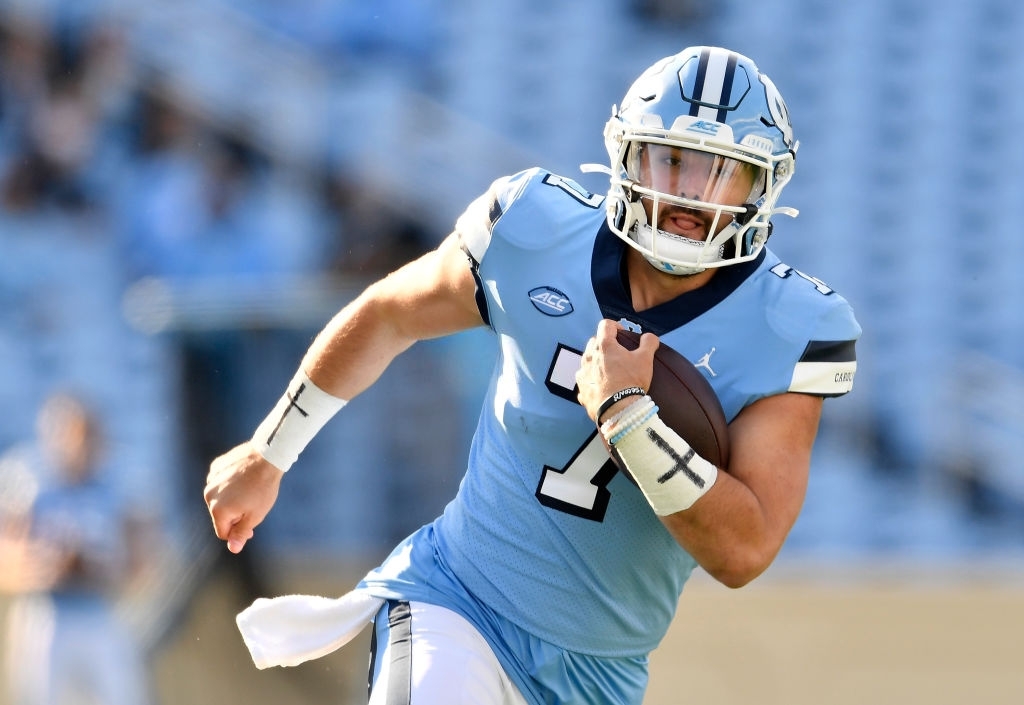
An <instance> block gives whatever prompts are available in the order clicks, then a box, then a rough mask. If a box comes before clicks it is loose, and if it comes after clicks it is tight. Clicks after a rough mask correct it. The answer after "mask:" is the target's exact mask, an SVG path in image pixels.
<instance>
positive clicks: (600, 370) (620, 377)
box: [576, 319, 661, 422]
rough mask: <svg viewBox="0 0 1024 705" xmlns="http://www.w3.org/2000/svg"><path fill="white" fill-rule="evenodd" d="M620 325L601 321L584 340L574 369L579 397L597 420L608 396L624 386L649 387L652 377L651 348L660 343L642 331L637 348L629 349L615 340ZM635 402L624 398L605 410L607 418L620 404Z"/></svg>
mask: <svg viewBox="0 0 1024 705" xmlns="http://www.w3.org/2000/svg"><path fill="white" fill-rule="evenodd" d="M620 330H622V326H621V325H620V324H618V323H616V322H615V321H611V320H607V319H605V320H602V321H601V322H600V323H598V326H597V333H596V334H595V335H594V337H593V338H591V339H590V340H589V341H588V342H587V347H586V349H585V350H584V351H583V359H582V362H581V364H580V369H579V370H577V372H576V385H577V387H578V388H579V395H578V399H579V402H580V404H582V405H583V408H585V409H586V410H587V414H588V415H589V416H590V418H591V419H593V420H594V421H595V422H598V419H597V412H598V410H599V409H600V406H601V403H602V402H603V401H604V400H605V399H607V398H608V397H609V396H611V395H612V394H614V393H615V392H618V391H620V390H622V389H625V388H627V387H641V388H643V389H650V387H651V378H652V377H653V376H654V351H655V350H657V349H658V346H659V345H660V344H661V343H660V341H659V340H658V336H656V335H654V334H653V333H644V334H643V335H642V336H641V337H640V347H638V348H637V349H636V350H629V349H627V348H626V347H624V346H623V345H622V343H620V342H619V341H618V339H617V337H616V336H617V335H618V332H619V331H620ZM633 401H636V398H635V397H626V398H625V399H623V400H622V401H620V402H618V404H616V405H614V406H612V407H611V408H609V409H608V410H607V411H605V413H604V419H603V420H607V419H608V418H609V417H610V416H612V415H613V414H614V413H615V412H616V411H618V410H619V409H620V408H622V407H626V406H628V405H629V404H630V403H631V402H633Z"/></svg>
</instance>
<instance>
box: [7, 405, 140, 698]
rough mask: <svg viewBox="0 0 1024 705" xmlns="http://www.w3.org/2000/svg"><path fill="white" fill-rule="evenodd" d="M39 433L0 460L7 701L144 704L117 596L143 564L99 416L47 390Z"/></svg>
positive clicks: (136, 656) (135, 648) (136, 649)
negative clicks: (109, 468)
mask: <svg viewBox="0 0 1024 705" xmlns="http://www.w3.org/2000/svg"><path fill="white" fill-rule="evenodd" d="M37 423H38V433H37V439H36V441H35V442H34V443H30V444H27V446H26V447H23V448H22V447H19V448H17V449H16V450H11V451H8V453H7V454H6V455H5V457H4V458H3V459H2V460H0V589H2V590H3V591H5V592H9V593H12V594H14V595H15V596H16V598H15V601H14V603H13V605H12V607H11V610H10V613H9V615H8V625H7V646H6V649H5V653H6V655H7V664H6V665H7V682H8V686H9V688H10V690H11V693H10V696H11V700H10V702H12V703H13V705H65V704H72V703H90V704H91V705H143V704H144V703H146V702H148V701H149V693H148V685H147V681H148V678H147V673H146V666H145V664H144V662H143V660H142V654H141V653H140V651H141V649H140V646H139V644H137V643H136V641H135V640H134V638H133V636H132V634H131V633H130V631H129V630H128V629H127V628H126V626H125V625H124V624H122V622H121V620H120V618H119V616H118V613H117V610H116V604H117V600H118V598H119V597H120V596H121V595H123V594H125V592H126V590H127V589H128V588H129V586H130V585H131V583H132V580H133V579H134V578H138V577H140V576H141V575H142V574H143V573H144V568H145V566H146V562H145V561H143V560H141V555H142V554H141V551H140V550H139V549H140V548H141V547H140V546H139V545H138V543H137V541H134V540H133V537H134V538H135V539H137V538H138V537H139V536H141V535H142V533H139V532H137V531H135V530H134V529H135V527H133V525H132V524H133V522H132V518H131V517H130V515H129V514H128V513H127V512H126V510H125V507H124V506H123V505H122V503H121V502H120V501H119V499H118V497H117V495H116V493H115V492H114V491H113V489H112V488H111V487H110V486H109V485H108V484H106V479H107V478H106V477H105V474H104V471H105V470H106V466H105V463H104V454H103V444H102V437H101V429H100V424H99V420H98V419H97V417H96V416H95V415H94V414H93V413H92V411H91V410H90V409H89V408H87V407H86V406H85V404H84V403H83V402H82V400H80V399H79V398H77V397H75V396H72V395H69V394H64V393H61V394H55V395H53V396H51V397H50V398H49V399H48V400H47V401H46V403H45V404H44V405H43V407H42V409H41V410H40V412H39V414H38V419H37Z"/></svg>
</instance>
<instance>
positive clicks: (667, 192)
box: [205, 47, 860, 705]
mask: <svg viewBox="0 0 1024 705" xmlns="http://www.w3.org/2000/svg"><path fill="white" fill-rule="evenodd" d="M604 139H605V144H606V147H607V150H608V155H609V165H608V166H607V167H605V168H604V170H605V171H608V173H609V178H610V182H611V183H610V188H609V190H608V193H607V194H604V195H596V194H592V193H589V192H587V191H586V190H584V189H583V188H581V187H580V186H579V185H578V184H577V183H575V182H574V181H571V180H570V179H567V178H565V177H562V176H559V175H556V174H552V173H550V172H548V171H545V170H544V169H541V168H535V169H530V170H528V171H524V172H522V173H519V174H515V175H513V176H509V177H506V178H500V179H498V180H497V181H495V182H494V183H493V184H492V186H491V187H490V189H489V190H488V191H487V192H486V193H485V194H483V195H482V196H480V197H479V198H478V199H477V200H475V201H474V202H473V203H471V204H470V205H469V207H468V208H467V209H466V211H465V212H464V214H463V215H462V216H461V217H460V218H459V219H458V221H457V223H456V226H455V229H454V232H453V233H452V234H451V235H450V236H449V237H448V238H447V239H445V240H444V241H443V242H442V243H441V244H440V246H439V247H438V248H437V249H436V250H435V251H433V252H430V253H428V254H426V255H425V256H423V257H422V258H420V259H418V260H416V261H414V262H411V263H410V264H408V265H406V266H404V267H402V268H401V269H399V270H397V271H395V272H394V273H392V274H390V275H389V276H387V277H385V278H384V279H382V280H381V281H379V282H377V283H375V284H373V285H371V286H370V287H368V288H367V289H366V290H365V291H364V292H363V293H362V294H361V295H360V296H359V297H358V298H357V299H356V300H355V301H353V302H352V303H351V304H349V305H348V306H346V307H345V308H344V309H343V310H342V311H340V312H339V313H338V314H337V315H336V316H335V317H334V318H333V320H331V321H330V322H329V323H328V324H327V325H326V327H325V328H324V329H323V331H322V332H321V333H320V334H319V336H318V337H317V338H316V340H315V341H314V342H313V344H312V345H311V347H310V349H309V350H308V352H307V354H306V356H305V357H304V359H303V361H302V363H301V365H300V369H299V370H298V372H297V373H296V375H295V378H294V379H293V381H292V382H291V383H290V385H289V386H288V388H287V390H286V393H285V394H284V396H283V397H282V398H281V401H280V402H279V403H278V404H277V406H276V407H275V408H274V409H273V410H272V411H271V413H270V414H269V415H268V417H267V418H266V420H265V421H264V422H263V423H262V424H261V425H260V427H259V428H258V429H257V431H256V433H255V435H254V436H253V438H252V439H251V440H250V441H248V442H245V443H243V444H241V445H239V446H237V447H236V448H234V449H233V450H231V451H229V452H228V453H226V454H225V455H223V456H221V457H219V458H217V459H215V460H214V461H213V463H212V465H211V469H210V474H209V477H208V482H207V487H206V492H205V496H206V501H207V503H208V506H209V509H210V513H211V515H212V519H213V523H214V527H215V530H216V534H217V536H218V537H220V538H221V539H223V540H225V541H226V542H227V545H228V548H229V549H230V550H231V551H233V552H238V551H240V550H242V548H243V546H244V545H245V543H246V542H247V541H248V540H249V539H251V538H252V536H253V529H254V527H255V526H256V525H257V524H259V523H260V521H261V520H262V519H263V518H264V516H265V515H266V514H267V512H268V511H269V510H270V509H271V506H272V505H273V503H274V500H275V498H276V496H277V492H278V488H279V484H280V482H281V480H282V477H283V476H284V473H285V471H287V470H288V468H289V466H290V465H291V464H292V463H293V462H294V461H295V459H296V458H297V456H298V454H299V452H300V451H301V450H302V448H303V447H304V446H305V444H306V443H307V442H308V441H309V439H311V438H312V437H313V435H314V434H315V433H317V431H318V430H319V428H320V427H321V426H322V425H323V424H324V423H326V422H327V420H328V419H329V418H331V417H332V416H333V415H334V414H335V413H336V412H337V411H338V410H339V409H341V408H342V407H343V406H344V404H345V403H346V400H349V399H352V398H353V397H355V396H356V395H358V394H359V393H360V392H362V391H363V390H365V389H366V388H367V387H368V386H370V385H371V384H373V382H374V380H376V379H377V377H378V376H379V375H380V374H381V373H382V372H383V371H384V369H385V368H386V367H387V366H388V364H389V362H390V361H391V360H392V359H393V358H394V357H395V356H397V355H399V354H400V353H401V352H402V351H403V350H405V349H406V348H408V347H409V346H411V345H413V344H414V343H415V342H416V341H418V340H422V339H425V338H433V337H437V336H442V335H447V334H451V333H455V332H457V331H462V330H464V329H467V328H470V327H473V326H486V327H488V328H489V329H490V330H492V331H493V332H494V334H495V336H496V337H497V339H498V343H499V345H498V358H497V360H496V361H495V371H494V375H493V376H492V378H491V382H490V387H489V389H488V391H487V395H486V397H485V400H484V404H483V413H482V414H481V416H480V420H479V424H478V426H477V429H476V432H475V435H474V438H473V442H472V445H471V448H470V453H469V461H468V467H467V468H466V473H465V476H464V479H463V481H462V483H461V485H460V487H459V490H458V493H457V495H456V496H455V498H454V499H453V500H452V502H451V503H450V504H449V505H448V507H447V508H446V509H445V511H444V513H443V514H442V516H440V517H439V518H438V519H437V520H435V521H434V522H433V523H431V524H428V525H426V526H424V527H422V528H420V529H419V530H418V531H416V532H415V533H413V534H412V535H411V536H409V537H408V538H407V539H406V540H405V541H403V542H402V543H401V544H400V545H399V546H397V547H396V548H395V550H394V552H393V553H392V554H391V555H390V556H389V557H388V558H387V559H386V560H384V561H383V562H382V563H381V565H380V566H379V567H377V568H375V569H374V570H372V571H371V572H370V573H369V574H368V575H366V576H365V578H364V579H363V580H362V581H361V582H360V584H359V586H358V587H357V589H356V592H361V593H364V594H366V595H370V596H372V597H374V598H376V601H374V602H371V603H369V604H371V605H372V609H379V612H378V613H377V615H376V619H375V621H374V627H373V629H374V635H373V636H374V638H373V644H374V655H373V660H372V668H371V696H370V702H371V703H374V704H380V705H383V704H384V703H389V704H390V703H409V702H410V701H411V702H413V703H416V704H417V705H428V704H434V703H436V704H440V703H445V704H446V705H450V704H452V703H466V704H467V705H468V704H470V703H472V704H473V705H480V704H481V703H488V704H490V703H494V704H497V703H531V704H534V705H541V704H542V703H570V702H574V703H575V702H614V703H640V702H641V701H642V699H643V695H644V690H645V687H646V684H647V680H648V669H647V664H648V654H649V653H650V652H651V651H652V650H653V649H654V648H655V647H656V646H657V645H658V643H659V642H660V641H661V639H662V637H663V636H664V635H665V632H666V630H667V629H668V627H669V624H670V622H671V621H672V617H673V614H674V612H675V609H676V604H677V601H678V599H679V597H680V593H681V590H682V588H683V584H684V583H685V582H686V580H687V578H688V577H689V575H690V573H691V571H692V570H693V569H694V568H695V567H696V566H698V565H700V566H701V567H702V568H704V569H705V570H706V571H707V572H708V573H709V574H710V575H712V576H713V577H714V578H716V579H717V580H719V581H721V582H722V583H724V584H725V585H728V586H730V587H739V586H742V585H744V584H746V583H748V582H750V581H751V580H753V579H754V578H755V577H756V576H758V575H759V574H761V573H762V572H763V571H764V570H765V569H766V568H767V567H768V566H769V564H771V562H772V560H773V559H774V558H775V556H776V554H777V553H778V551H779V549H780V548H781V546H782V544H783V542H784V540H785V538H786V535H787V533H788V532H789V530H790V528H791V527H792V526H793V523H794V522H795V520H796V518H797V514H798V512H799V510H800V506H801V503H802V501H803V498H804V494H805V489H806V485H807V477H808V469H809V465H810V458H811V449H812V446H813V443H814V439H815V436H816V433H817V428H818V422H819V418H820V414H821V411H822V404H823V400H824V399H825V398H827V397H833V396H840V395H842V394H845V393H846V392H848V391H849V390H850V389H851V387H852V382H853V376H854V372H855V369H856V358H855V354H854V344H855V341H856V340H857V339H858V337H859V336H860V327H859V325H858V323H857V322H856V320H855V318H854V315H853V312H852V310H851V308H850V306H849V305H848V303H847V302H846V301H845V300H844V299H843V298H842V297H841V296H840V295H839V294H837V293H836V292H834V291H833V290H832V289H830V288H828V287H827V286H826V285H825V284H824V283H822V282H821V281H820V280H818V279H815V278H813V277H811V276H808V275H806V274H803V273H802V272H800V271H798V270H796V269H794V268H793V267H791V266H789V265H787V264H784V263H783V262H781V261H780V260H779V259H778V257H777V256H776V255H775V254H773V253H772V251H771V250H769V249H768V248H767V247H766V243H767V241H768V239H769V236H770V235H771V233H772V228H773V223H772V218H773V216H776V215H779V214H785V215H795V214H796V213H795V211H794V210H793V209H790V208H786V207H784V206H781V205H779V203H778V201H779V197H780V196H781V194H782V191H783V189H784V188H785V186H786V184H787V183H788V182H789V180H790V178H791V177H792V175H793V168H794V163H795V157H796V151H797V142H796V141H795V139H794V134H793V128H792V126H791V124H790V118H789V113H788V111H787V108H786V104H785V102H784V101H783V99H782V97H781V95H780V94H779V92H778V90H776V87H775V85H774V84H773V83H772V82H771V80H769V78H768V77H767V76H766V75H764V74H763V73H761V72H760V71H759V70H758V68H757V67H756V66H755V64H754V63H753V62H752V61H751V60H750V59H749V58H747V57H744V56H741V55H739V54H737V53H735V52H733V51H729V50H727V49H723V48H717V47H693V48H688V49H685V50H683V51H682V52H680V53H679V54H676V55H674V56H670V57H667V58H665V59H663V60H662V61H659V62H658V63H657V64H655V65H654V66H652V67H651V68H649V69H648V70H647V71H645V72H644V73H643V74H642V75H641V76H640V77H639V79H638V80H637V81H636V82H635V83H634V85H633V86H632V87H631V88H630V89H629V91H628V92H627V94H626V96H625V98H624V99H623V101H622V103H621V105H620V106H617V107H616V108H613V111H612V116H611V119H610V120H609V121H608V123H607V126H606V128H605V134H604ZM623 327H625V328H629V329H632V330H635V331H639V332H641V333H642V336H641V339H640V345H639V347H638V348H637V349H636V350H627V349H626V348H625V347H623V346H621V345H619V344H618V342H617V341H616V333H617V331H618V330H619V329H620V328H623ZM659 341H663V342H664V343H665V344H667V345H669V346H671V347H673V348H675V349H676V350H678V351H679V352H681V353H682V354H683V355H685V356H686V357H687V358H688V359H690V360H698V361H699V362H700V366H699V369H700V370H701V372H702V373H704V374H705V375H706V376H707V378H708V381H709V382H710V383H711V385H712V386H713V388H714V390H715V392H716V394H717V395H718V397H719V399H720V401H721V403H722V406H723V408H724V411H725V413H726V418H727V419H728V420H729V434H730V445H731V454H730V459H729V461H728V465H727V466H726V467H717V466H716V464H715V463H713V462H711V461H709V460H708V459H706V458H702V457H700V456H699V455H697V454H696V453H694V452H693V451H692V449H691V448H690V446H689V444H688V443H687V441H686V438H685V437H683V435H682V434H680V433H677V432H676V431H673V430H672V429H669V428H667V427H666V426H665V424H664V423H662V422H661V420H660V418H659V415H658V408H657V406H656V405H655V404H654V402H653V401H651V399H650V397H649V396H648V395H647V393H646V390H647V389H648V387H649V385H650V381H651V378H652V365H653V355H654V351H655V349H656V348H657V346H658V345H659ZM403 422H404V423H416V419H414V418H413V419H404V420H403ZM606 442H607V443H609V444H611V445H613V446H614V447H615V448H616V451H617V453H618V455H619V456H620V457H621V459H622V462H623V463H624V464H625V465H626V466H627V467H628V468H629V470H630V474H631V475H632V476H633V477H634V478H635V480H636V484H634V483H633V482H630V481H629V479H627V478H626V477H625V476H624V475H623V474H622V473H620V472H617V470H616V466H615V465H614V464H613V463H612V462H611V460H610V458H609V454H608V452H607V450H606V448H605V443H606ZM680 458H682V459H685V465H686V470H687V472H676V473H671V472H669V473H666V472H665V471H664V470H665V468H666V467H673V466H674V464H676V463H678V462H683V461H679V460H678V459H680ZM666 463H667V464H668V465H667V466H666Z"/></svg>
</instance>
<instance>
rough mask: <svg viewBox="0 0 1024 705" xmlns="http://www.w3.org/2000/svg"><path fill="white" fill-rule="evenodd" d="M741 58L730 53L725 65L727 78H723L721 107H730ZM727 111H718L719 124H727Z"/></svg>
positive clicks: (720, 98) (723, 109)
mask: <svg viewBox="0 0 1024 705" xmlns="http://www.w3.org/2000/svg"><path fill="white" fill-rule="evenodd" d="M738 60H739V57H737V56H736V54H735V53H734V52H729V59H728V61H726V64H725V76H724V77H723V78H722V93H721V97H719V99H718V104H719V105H723V106H726V105H729V104H730V103H731V102H732V101H731V96H732V81H733V78H735V76H736V62H737V61H738ZM725 113H726V109H725V108H724V107H723V108H721V109H720V110H719V111H718V122H725Z"/></svg>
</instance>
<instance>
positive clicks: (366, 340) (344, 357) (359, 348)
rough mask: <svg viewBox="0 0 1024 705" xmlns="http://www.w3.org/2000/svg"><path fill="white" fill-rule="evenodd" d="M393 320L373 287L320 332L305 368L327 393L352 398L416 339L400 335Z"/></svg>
mask: <svg viewBox="0 0 1024 705" xmlns="http://www.w3.org/2000/svg"><path fill="white" fill-rule="evenodd" d="M375 286H376V285H375ZM394 322H395V321H394V318H393V316H389V315H388V313H387V304H386V302H385V301H382V300H381V299H379V298H375V296H374V294H373V287H371V288H370V289H368V290H367V291H366V292H364V293H363V294H362V295H360V296H359V297H358V298H357V299H356V300H355V301H353V302H352V303H350V304H349V305H348V306H346V307H345V308H344V309H342V310H341V311H340V312H338V313H337V314H336V315H335V316H334V318H332V319H331V321H330V322H329V323H328V324H327V325H326V326H325V327H324V329H323V330H322V331H321V332H320V334H319V335H317V337H316V339H315V340H314V341H313V344H312V345H311V346H310V348H309V350H308V351H307V352H306V355H305V356H304V357H303V360H302V365H301V367H302V369H303V371H304V372H305V373H306V374H307V375H309V378H310V380H312V381H313V383H314V384H316V385H317V386H318V387H320V388H321V389H323V390H324V391H325V392H327V393H328V394H332V395H334V396H336V397H339V398H341V399H352V398H353V397H355V396H357V395H358V394H360V393H361V392H363V391H364V390H366V389H367V388H368V387H369V386H370V385H372V384H373V383H374V382H375V381H376V380H377V379H378V378H379V377H380V375H381V374H382V373H383V372H384V370H385V369H387V367H388V365H390V364H391V362H392V360H394V358H395V357H396V356H397V355H399V354H400V353H401V352H402V351H404V350H406V349H407V348H408V347H409V346H410V345H412V344H413V343H414V342H415V341H414V340H413V339H411V338H409V337H407V336H403V335H401V332H400V329H399V328H397V327H396V326H395V325H394Z"/></svg>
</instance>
